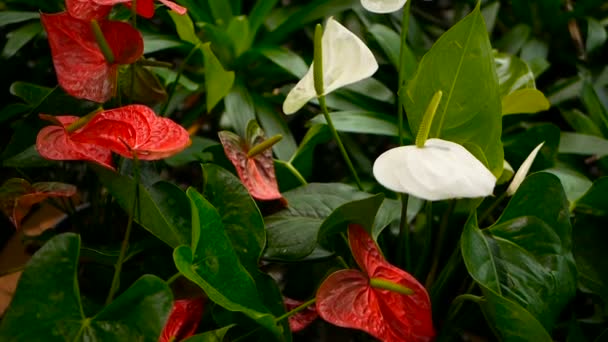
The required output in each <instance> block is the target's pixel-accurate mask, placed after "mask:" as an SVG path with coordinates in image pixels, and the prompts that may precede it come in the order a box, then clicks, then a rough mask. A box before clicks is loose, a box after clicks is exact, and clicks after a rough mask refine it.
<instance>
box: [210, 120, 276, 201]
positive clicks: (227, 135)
mask: <svg viewBox="0 0 608 342" xmlns="http://www.w3.org/2000/svg"><path fill="white" fill-rule="evenodd" d="M218 136H219V138H220V142H221V143H222V146H224V152H225V153H226V156H227V157H228V159H230V161H231V162H232V164H233V165H234V167H235V168H236V172H237V173H238V175H239V178H240V179H241V182H243V185H245V187H246V188H247V190H248V191H249V194H251V196H252V197H253V198H256V199H258V200H276V199H282V198H283V196H281V193H280V192H279V186H278V185H277V179H276V176H275V173H274V161H273V160H272V151H271V150H270V147H271V146H272V143H270V144H268V145H267V146H266V147H265V148H264V147H263V146H264V145H260V144H263V143H264V144H266V142H267V140H266V139H265V137H264V131H262V129H261V128H260V126H259V125H258V123H257V122H255V121H250V122H249V124H248V125H247V140H245V139H243V138H241V137H239V136H238V135H236V134H234V133H232V132H228V131H221V132H219V133H218ZM277 141H278V140H277ZM275 142H276V141H275ZM260 146H262V149H261V150H260V151H258V153H255V155H251V154H250V152H251V150H252V149H253V148H254V147H256V148H257V147H260Z"/></svg>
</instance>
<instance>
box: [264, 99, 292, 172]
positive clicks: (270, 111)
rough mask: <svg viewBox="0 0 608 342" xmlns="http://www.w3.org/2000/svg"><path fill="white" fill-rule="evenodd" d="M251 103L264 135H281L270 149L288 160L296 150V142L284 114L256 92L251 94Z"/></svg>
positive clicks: (279, 156) (280, 157)
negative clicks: (279, 139)
mask: <svg viewBox="0 0 608 342" xmlns="http://www.w3.org/2000/svg"><path fill="white" fill-rule="evenodd" d="M253 103H254V105H255V112H256V113H257V118H258V121H259V122H260V125H261V126H262V128H264V132H266V136H268V137H272V136H274V135H277V134H280V135H281V136H282V137H283V138H282V139H281V141H279V142H278V143H276V144H274V145H272V151H273V152H274V154H275V155H276V156H277V157H278V158H279V159H283V160H288V159H289V158H290V157H291V156H292V155H293V154H294V153H295V151H296V150H297V148H298V144H297V143H296V140H295V138H294V137H293V134H292V133H291V130H290V129H289V126H287V122H286V121H285V119H284V115H282V114H281V113H280V112H279V111H278V110H277V109H276V107H274V106H272V105H271V104H270V103H268V102H267V101H266V100H265V99H264V98H263V97H262V96H259V95H257V94H253Z"/></svg>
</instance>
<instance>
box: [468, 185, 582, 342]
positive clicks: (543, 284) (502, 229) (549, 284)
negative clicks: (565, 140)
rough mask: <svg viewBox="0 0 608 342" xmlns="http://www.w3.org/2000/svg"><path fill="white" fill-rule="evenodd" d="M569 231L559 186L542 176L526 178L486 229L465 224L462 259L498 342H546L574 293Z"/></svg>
mask: <svg viewBox="0 0 608 342" xmlns="http://www.w3.org/2000/svg"><path fill="white" fill-rule="evenodd" d="M571 230H572V229H571V226H570V219H569V214H568V202H567V200H566V197H565V194H564V192H563V190H562V187H561V185H560V182H559V180H558V179H557V178H556V177H555V176H553V175H550V174H547V173H536V174H533V175H531V176H529V177H527V178H526V180H525V181H524V182H523V183H522V185H521V186H520V188H519V189H518V191H517V193H516V194H515V196H514V197H513V199H512V200H511V201H510V202H509V204H508V205H507V208H506V209H505V210H504V212H503V214H502V215H501V216H500V218H499V219H498V221H497V222H496V223H495V224H494V225H492V226H491V227H489V228H486V229H484V230H480V229H479V228H478V225H477V219H476V216H475V215H472V216H471V217H470V218H469V221H468V222H467V224H466V225H465V229H464V231H463V233H462V238H461V244H462V245H461V247H462V254H463V257H464V260H465V265H466V267H467V270H468V272H469V274H470V275H471V276H472V277H473V279H475V281H476V282H477V283H478V284H479V285H480V286H481V288H482V291H483V293H484V296H485V298H486V301H485V302H483V303H482V304H481V305H482V309H483V311H484V314H485V316H486V317H487V318H488V319H489V320H490V325H491V326H493V327H495V329H496V332H497V334H498V336H499V337H500V338H501V339H504V340H522V341H526V340H527V341H551V338H550V336H549V334H548V333H547V331H551V330H552V329H553V327H554V325H555V323H556V320H557V318H558V317H559V315H560V313H561V310H562V309H564V308H565V306H566V305H567V304H568V302H569V301H570V300H571V299H572V297H573V296H574V294H575V289H576V286H575V285H576V267H575V264H574V259H573V256H572V252H571V248H572V242H571Z"/></svg>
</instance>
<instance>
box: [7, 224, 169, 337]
mask: <svg viewBox="0 0 608 342" xmlns="http://www.w3.org/2000/svg"><path fill="white" fill-rule="evenodd" d="M79 251H80V237H79V236H78V235H76V234H73V233H65V234H61V235H58V236H56V237H54V238H53V239H51V240H49V241H48V242H47V243H46V244H45V245H44V246H43V247H42V248H41V249H40V250H39V251H38V252H36V254H34V256H33V257H32V259H31V260H30V262H29V263H28V265H27V267H26V269H25V271H24V272H23V275H22V276H21V279H20V281H19V285H18V287H17V291H16V292H15V296H14V298H13V300H12V302H11V306H10V308H9V310H8V311H7V313H6V316H5V317H4V318H3V320H2V324H1V325H0V339H2V340H7V341H42V340H44V341H81V340H83V339H87V338H94V339H97V340H104V341H122V340H130V341H133V340H144V341H157V340H158V337H159V336H160V333H161V330H162V328H163V325H164V323H165V321H166V320H167V317H168V316H169V312H170V311H171V304H172V301H173V298H172V297H173V296H172V294H171V290H170V289H169V287H168V286H167V284H166V283H165V282H164V281H163V280H162V279H160V278H158V277H156V276H152V275H145V276H143V277H141V278H140V279H139V280H137V281H136V282H135V283H134V284H133V285H132V286H131V287H130V288H128V289H127V290H126V291H125V292H124V293H122V294H121V295H120V296H119V297H118V298H116V299H115V300H114V301H113V302H112V303H111V304H110V305H108V306H106V307H105V308H103V309H102V310H101V311H100V312H98V313H97V314H96V315H93V316H90V317H87V316H85V314H84V311H83V307H82V302H81V298H80V290H79V286H78V281H77V278H76V275H77V271H78V257H79ZM49 270H53V272H49ZM41 322H44V323H43V324H42V323H41Z"/></svg>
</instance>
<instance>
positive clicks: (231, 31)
mask: <svg viewBox="0 0 608 342" xmlns="http://www.w3.org/2000/svg"><path fill="white" fill-rule="evenodd" d="M226 33H227V34H228V36H229V37H230V39H231V41H232V44H233V45H234V53H235V57H239V56H240V55H241V54H242V53H243V52H245V51H247V50H248V49H249V47H250V46H251V42H252V40H251V37H250V36H249V21H248V20H247V17H245V16H238V17H234V18H232V20H230V23H229V24H228V27H227V28H226Z"/></svg>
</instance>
